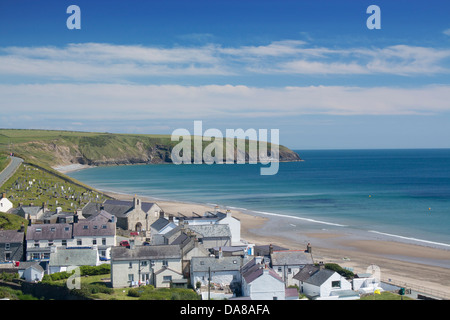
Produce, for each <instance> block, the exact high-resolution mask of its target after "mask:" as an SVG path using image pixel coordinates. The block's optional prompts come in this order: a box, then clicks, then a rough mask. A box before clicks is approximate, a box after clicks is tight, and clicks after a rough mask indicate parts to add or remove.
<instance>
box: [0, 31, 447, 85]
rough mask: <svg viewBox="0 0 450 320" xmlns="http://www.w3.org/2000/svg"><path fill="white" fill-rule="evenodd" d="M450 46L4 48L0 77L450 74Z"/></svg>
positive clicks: (293, 44)
mask: <svg viewBox="0 0 450 320" xmlns="http://www.w3.org/2000/svg"><path fill="white" fill-rule="evenodd" d="M449 66H450V50H449V49H438V48H428V47H418V46H408V45H396V46H389V47H384V48H371V49H367V48H343V49H337V48H326V47H314V46H312V45H311V44H309V43H307V42H304V41H299V40H284V41H276V42H272V43H270V44H267V45H261V46H241V47H223V46H221V45H217V44H208V45H201V46H195V47H181V46H180V47H171V48H161V47H145V46H137V45H113V44H104V43H82V44H70V45H67V46H65V47H5V48H0V75H3V76H4V77H5V76H15V77H20V78H23V79H26V78H27V77H38V78H39V79H40V80H41V81H45V80H47V81H48V80H53V81H60V80H64V81H77V82H80V81H97V82H127V81H132V82H136V83H138V82H139V81H140V80H141V79H142V78H144V77H152V76H167V77H171V76H172V77H175V76H177V77H179V76H245V75H257V74H267V75H280V74H291V75H302V74H303V75H324V74H326V75H368V74H391V75H401V76H411V75H419V74H420V75H424V74H426V75H433V74H447V73H449V71H450V67H449Z"/></svg>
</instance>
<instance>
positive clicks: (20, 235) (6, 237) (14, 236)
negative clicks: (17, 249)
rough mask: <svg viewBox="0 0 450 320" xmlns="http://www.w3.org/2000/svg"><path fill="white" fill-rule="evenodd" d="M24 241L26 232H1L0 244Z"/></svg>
mask: <svg viewBox="0 0 450 320" xmlns="http://www.w3.org/2000/svg"><path fill="white" fill-rule="evenodd" d="M23 240H24V232H20V231H17V230H0V243H21V242H23Z"/></svg>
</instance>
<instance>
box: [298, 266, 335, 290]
mask: <svg viewBox="0 0 450 320" xmlns="http://www.w3.org/2000/svg"><path fill="white" fill-rule="evenodd" d="M334 273H335V271H333V270H330V269H322V270H319V271H317V272H316V273H314V274H313V275H312V276H311V277H309V278H308V279H307V280H305V281H304V282H306V283H309V284H312V285H314V286H320V285H322V284H323V283H324V282H325V281H327V280H328V279H329V278H330V277H331V276H332V275H333V274H334Z"/></svg>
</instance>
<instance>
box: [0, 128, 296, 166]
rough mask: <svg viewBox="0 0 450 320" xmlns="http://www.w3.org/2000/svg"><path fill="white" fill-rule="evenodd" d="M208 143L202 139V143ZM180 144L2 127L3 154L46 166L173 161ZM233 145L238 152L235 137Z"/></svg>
mask: <svg viewBox="0 0 450 320" xmlns="http://www.w3.org/2000/svg"><path fill="white" fill-rule="evenodd" d="M209 143H210V142H203V146H204V147H205V146H207V145H208V144H209ZM177 144H178V141H171V136H170V135H145V134H113V133H99V132H77V131H53V130H24V129H0V153H1V154H9V153H10V152H14V154H15V155H16V156H18V157H21V158H23V159H24V160H25V161H27V162H31V163H33V162H34V163H38V164H40V165H45V166H46V167H55V166H60V165H70V164H88V165H117V164H143V163H170V162H172V159H171V151H172V149H173V147H174V146H175V145H177ZM234 145H235V152H236V146H237V141H236V139H235V140H234ZM192 146H193V143H192ZM268 148H269V149H270V145H269V146H268ZM279 152H280V157H279V159H280V161H299V160H301V159H300V157H299V155H298V154H297V153H295V152H293V151H292V150H290V149H288V148H286V147H284V146H280V147H279ZM246 159H248V146H247V147H246Z"/></svg>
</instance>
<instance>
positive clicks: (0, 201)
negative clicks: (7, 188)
mask: <svg viewBox="0 0 450 320" xmlns="http://www.w3.org/2000/svg"><path fill="white" fill-rule="evenodd" d="M12 208H13V203H12V202H11V201H10V200H9V199H8V198H7V197H6V193H2V196H1V198H0V212H5V213H6V212H9V210H11V209H12Z"/></svg>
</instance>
